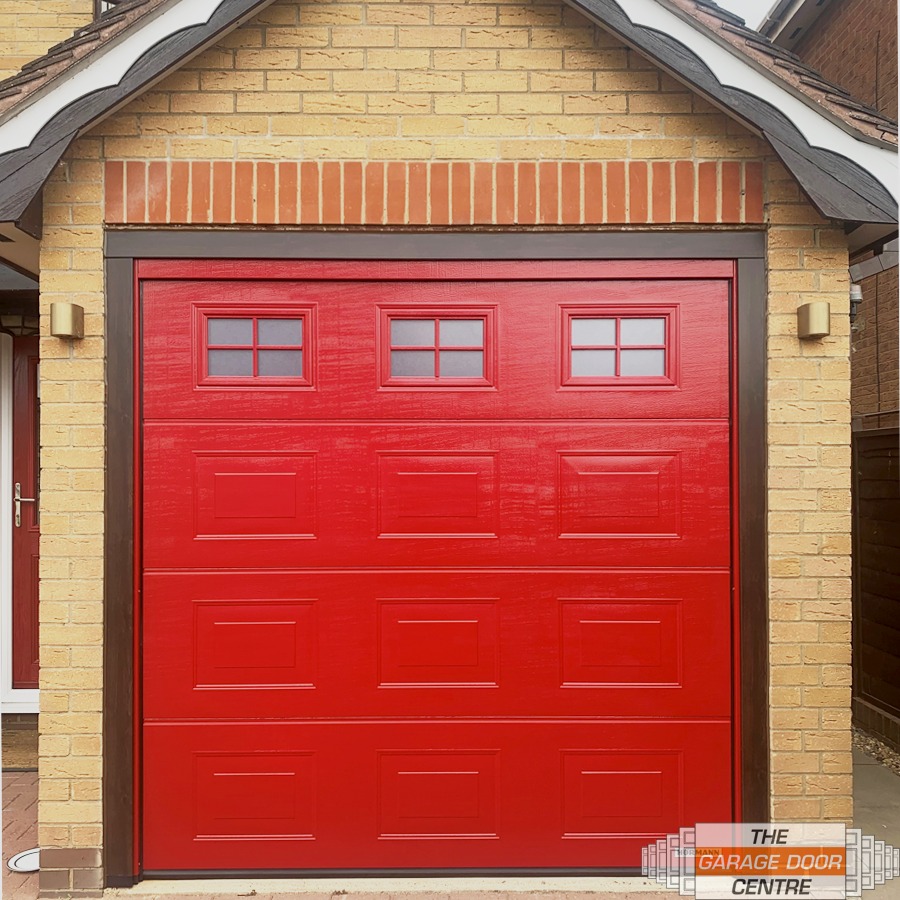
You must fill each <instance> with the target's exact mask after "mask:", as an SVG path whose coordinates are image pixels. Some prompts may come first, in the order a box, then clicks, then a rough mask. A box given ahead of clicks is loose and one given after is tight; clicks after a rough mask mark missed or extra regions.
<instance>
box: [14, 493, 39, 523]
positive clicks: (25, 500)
mask: <svg viewBox="0 0 900 900" xmlns="http://www.w3.org/2000/svg"><path fill="white" fill-rule="evenodd" d="M13 502H14V503H15V504H16V528H21V527H22V504H23V503H37V500H36V498H34V497H23V496H22V485H21V484H20V483H19V482H18V481H17V482H16V493H15V496H14V497H13Z"/></svg>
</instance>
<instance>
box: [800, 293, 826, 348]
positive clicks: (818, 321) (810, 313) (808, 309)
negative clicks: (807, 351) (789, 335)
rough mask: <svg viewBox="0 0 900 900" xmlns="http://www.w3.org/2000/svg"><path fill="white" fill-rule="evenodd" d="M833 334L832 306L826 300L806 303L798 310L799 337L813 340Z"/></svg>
mask: <svg viewBox="0 0 900 900" xmlns="http://www.w3.org/2000/svg"><path fill="white" fill-rule="evenodd" d="M829 334H831V304H830V303H828V302H827V301H825V300H817V301H816V302H815V303H805V304H804V305H803V306H801V307H799V308H798V310H797V337H799V338H800V339H801V340H804V341H806V340H813V339H815V338H823V337H827V336H828V335H829Z"/></svg>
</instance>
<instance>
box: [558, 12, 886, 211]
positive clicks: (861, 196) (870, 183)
mask: <svg viewBox="0 0 900 900" xmlns="http://www.w3.org/2000/svg"><path fill="white" fill-rule="evenodd" d="M566 2H568V3H569V5H571V6H573V7H575V8H576V9H579V10H581V11H582V12H583V13H585V14H586V15H587V16H588V18H590V19H591V20H592V21H594V22H595V23H596V24H598V25H599V26H600V27H603V28H605V29H606V30H608V31H612V32H613V33H615V34H616V35H617V36H618V37H619V38H620V39H621V40H622V41H624V42H625V43H626V44H628V45H629V46H631V47H633V48H634V49H635V50H637V51H638V52H640V53H641V54H642V55H644V56H645V57H647V58H648V59H650V60H651V61H653V62H654V63H655V64H656V65H659V66H660V67H661V68H662V69H663V70H664V71H667V72H669V73H670V74H671V75H672V76H673V77H675V78H676V79H678V80H680V81H682V82H683V83H684V84H686V85H687V86H688V87H689V88H691V89H692V90H694V91H696V92H698V93H699V94H700V95H701V96H703V97H705V98H706V99H707V100H709V101H710V102H711V103H713V104H714V105H716V106H718V107H719V108H721V109H723V110H724V111H726V112H728V114H729V115H731V116H732V117H734V118H735V119H737V120H738V121H740V122H742V123H744V124H745V125H747V127H749V128H750V130H751V131H753V132H754V133H756V134H760V135H762V136H763V137H764V138H765V139H766V140H768V141H769V142H770V143H771V144H772V146H773V147H774V148H775V149H776V151H777V152H778V153H779V156H781V157H782V159H783V160H784V161H785V162H786V165H788V168H789V169H790V170H791V171H792V173H793V174H794V176H795V177H796V178H797V180H798V182H799V183H800V184H801V186H802V187H803V188H804V190H805V191H806V192H807V195H808V196H809V197H810V198H811V199H812V200H813V202H814V203H815V205H816V207H817V208H818V209H819V211H820V213H821V214H822V215H823V216H825V217H827V218H831V219H838V220H845V221H856V222H873V223H885V222H896V219H897V187H898V186H897V153H896V145H895V143H893V141H892V140H891V138H892V136H890V135H887V134H885V133H884V131H882V130H879V128H878V127H871V128H869V131H870V132H871V133H870V135H869V138H870V139H869V140H864V139H863V133H864V132H863V129H862V127H861V128H860V129H858V130H857V129H853V128H852V127H851V128H848V127H847V126H846V124H845V125H844V126H843V127H842V126H839V125H838V123H836V122H835V121H833V118H832V117H831V116H826V115H825V114H824V110H823V109H822V107H821V106H820V105H819V104H817V103H814V102H811V99H810V98H809V97H804V96H798V93H797V91H796V90H793V91H792V90H789V89H788V87H789V85H788V84H786V83H785V79H784V78H783V77H779V76H778V74H777V73H775V72H773V70H772V67H771V66H769V67H765V66H760V65H758V64H753V65H751V62H750V59H748V54H746V53H741V52H739V50H738V49H737V48H735V47H734V46H733V45H730V43H729V42H728V41H726V40H725V39H724V38H723V37H722V35H720V34H717V31H718V28H719V27H720V26H721V24H722V22H727V23H728V24H731V25H734V27H738V26H736V25H735V19H736V17H734V16H731V15H730V14H722V15H720V14H719V13H721V10H719V7H717V6H716V5H715V4H713V3H711V2H708V0H566ZM676 8H677V9H676ZM713 10H715V11H717V12H716V13H715V22H716V23H718V24H710V23H709V22H706V21H703V20H704V18H705V17H706V16H707V15H711V14H712V11H713ZM689 12H690V13H691V14H688V13H689ZM677 13H681V14H680V15H679V14H677ZM738 21H739V20H738ZM723 41H725V42H724V43H723ZM872 113H873V114H874V115H875V116H878V113H876V112H875V111H872ZM885 121H889V120H885ZM891 124H893V123H891ZM875 135H877V138H878V139H876V140H872V137H874V136H875ZM779 148H780V149H779Z"/></svg>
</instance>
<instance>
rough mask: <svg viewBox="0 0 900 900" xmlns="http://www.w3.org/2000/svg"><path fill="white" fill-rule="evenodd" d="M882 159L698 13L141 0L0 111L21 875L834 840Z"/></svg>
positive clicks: (601, 860) (36, 10)
mask: <svg viewBox="0 0 900 900" xmlns="http://www.w3.org/2000/svg"><path fill="white" fill-rule="evenodd" d="M91 5H92V4H91V3H90V0H85V2H84V3H83V4H82V5H81V6H78V4H75V3H73V4H71V7H72V8H69V9H67V13H66V14H69V13H71V14H72V15H79V14H80V15H82V16H83V17H84V18H85V19H87V18H89V17H90V13H91ZM24 9H25V8H23V9H22V10H19V11H18V18H17V20H16V26H17V28H19V29H21V30H22V34H23V35H24V36H23V37H22V39H21V40H17V41H16V42H15V46H14V47H13V48H12V49H11V50H10V51H9V52H10V53H12V54H20V53H26V52H28V51H26V50H25V49H24V48H26V47H32V48H33V49H34V50H35V51H36V52H39V50H40V49H41V48H37V47H35V45H34V44H33V43H32V38H33V37H34V33H29V32H36V33H37V37H38V39H40V37H41V33H40V29H44V28H47V27H48V25H47V23H48V22H52V20H53V18H54V16H56V15H61V13H60V10H59V9H58V5H57V4H56V3H53V2H51V0H47V2H46V3H43V2H40V0H38V2H35V3H33V4H30V5H29V7H28V9H31V10H33V15H34V16H35V19H34V20H33V22H34V25H35V26H36V25H37V22H38V21H39V22H40V23H41V24H40V26H39V28H33V27H31V26H30V25H29V20H28V18H27V15H26V12H25V11H24ZM59 21H60V24H62V21H61V19H60V20H59ZM67 24H68V23H67ZM46 37H47V41H45V44H46V43H48V42H50V41H52V40H53V39H54V36H53V35H52V34H49V33H48V34H47V35H46ZM10 68H12V66H10ZM895 135H896V126H895V124H894V123H893V121H892V120H890V119H888V118H886V117H884V116H882V115H879V114H878V113H876V112H875V111H874V110H871V109H869V108H867V107H865V106H863V105H861V104H860V103H858V102H856V101H855V100H853V98H851V97H850V96H848V95H845V94H842V93H840V92H839V91H838V89H836V88H835V87H834V86H833V85H830V84H829V83H828V82H825V81H823V80H822V79H821V78H820V77H819V76H817V75H816V74H815V73H814V72H812V71H811V70H810V69H808V68H807V67H805V66H804V65H803V64H802V63H800V61H799V60H798V59H796V58H795V57H792V56H791V55H790V54H787V53H785V52H784V51H781V50H779V49H778V48H777V47H774V46H773V45H771V44H769V43H768V42H767V41H765V40H764V39H763V38H761V37H760V36H759V35H757V34H756V33H755V32H752V31H749V30H747V29H745V28H743V27H742V25H741V23H740V20H738V19H736V18H735V17H733V16H731V15H730V14H728V13H725V12H724V11H722V10H719V9H718V8H717V7H715V6H714V5H712V4H709V3H707V2H705V0H641V2H633V0H618V2H612V0H577V2H576V0H572V2H571V3H561V2H546V3H544V2H521V0H515V2H502V3H498V2H496V0H478V2H472V3H462V4H456V3H443V2H434V3H431V2H418V0H404V2H402V3H376V2H365V3H362V2H321V3H319V2H304V3H300V2H298V0H276V2H265V0H202V2H201V0H124V2H122V3H119V4H116V6H115V8H114V9H112V10H110V11H109V12H107V13H105V14H104V15H103V16H102V17H101V18H100V19H98V20H97V21H96V22H94V23H93V24H91V25H89V26H87V27H86V28H84V29H82V30H80V31H79V32H77V33H76V35H75V37H74V38H73V39H72V40H70V41H67V42H65V43H63V44H62V45H60V46H58V47H55V48H52V49H49V51H48V52H47V54H46V55H45V56H43V57H41V58H40V59H38V60H37V61H36V62H34V63H33V64H31V65H30V66H27V67H26V68H25V69H24V70H23V72H22V74H21V75H19V76H17V77H15V78H13V79H11V80H9V81H6V82H4V83H2V84H0V222H3V223H6V224H3V225H2V226H0V229H2V232H3V234H4V235H6V236H7V237H8V238H9V240H8V241H7V242H6V243H3V244H0V254H2V255H3V256H4V257H5V258H7V259H9V260H11V261H12V262H14V263H15V264H16V265H17V266H18V267H19V268H21V269H25V270H27V271H30V272H31V273H33V274H35V275H39V277H40V321H41V335H40V369H39V383H40V441H39V447H40V463H39V473H40V501H41V513H40V521H39V522H38V521H37V520H36V519H34V517H33V516H34V513H33V511H32V507H30V506H27V505H26V506H24V507H23V508H22V512H21V515H22V516H23V518H22V523H21V525H20V526H19V528H20V531H19V532H16V531H15V529H14V527H13V525H12V523H5V524H4V529H5V530H4V531H3V546H4V547H9V546H11V545H13V544H15V542H16V541H18V542H19V544H21V543H22V541H23V540H24V534H25V531H28V532H29V533H30V534H31V535H32V536H33V537H34V536H36V533H37V530H38V526H39V529H40V562H39V566H40V569H39V571H40V716H41V743H40V779H41V800H40V808H39V818H40V841H41V847H42V872H41V884H42V892H43V893H44V894H45V895H46V896H61V895H66V894H69V893H78V892H81V893H90V892H95V893H96V892H97V891H98V890H99V889H100V888H101V886H102V885H104V884H106V885H119V886H122V885H130V884H132V883H133V882H134V881H135V880H137V879H140V878H144V877H160V876H165V875H166V874H171V873H173V872H179V873H185V872H189V873H194V874H199V873H204V872H206V873H214V872H220V873H221V872H233V871H235V870H251V869H252V870H265V871H275V872H282V873H283V872H303V871H309V870H315V871H317V872H326V871H342V872H346V871H348V870H350V871H354V870H355V871H363V870H366V871H372V870H379V871H380V870H384V869H393V870H396V869H404V870H406V869H416V870H421V871H423V872H425V873H435V872H438V871H447V870H454V869H460V868H465V869H469V870H477V871H486V872H497V871H506V872H509V871H517V872H526V873H527V872H535V871H545V872H546V871H551V870H552V871H569V870H579V871H584V870H591V871H595V870H596V871H602V870H613V869H615V870H623V869H624V870H627V871H634V870H635V869H636V868H637V867H638V866H639V864H640V847H641V844H642V843H643V842H644V841H646V840H647V836H648V835H663V834H665V833H666V832H667V831H671V830H673V829H677V828H678V827H679V826H681V825H689V824H691V823H693V822H696V821H699V820H706V821H716V820H726V821H727V820H731V819H737V820H744V821H765V820H767V819H768V818H769V817H774V818H775V819H780V820H804V819H809V820H849V819H850V818H851V816H852V794H851V789H852V785H851V755H850V707H851V698H850V674H851V670H850V647H851V644H850V639H851V635H850V628H851V615H850V560H851V556H850V369H849V358H850V323H849V316H848V313H849V288H850V281H849V273H848V266H849V252H850V251H851V250H853V249H855V248H856V247H858V246H859V241H860V239H862V238H864V239H866V240H872V239H873V238H872V237H871V235H872V234H873V233H874V234H876V235H877V234H890V233H891V232H892V231H894V230H895V229H896V198H895V196H894V193H893V191H894V189H895V188H894V181H895V176H896V136H895ZM850 182H852V183H854V185H855V187H854V188H853V189H850V188H848V187H847V185H848V183H850ZM29 266H30V268H29ZM4 302H5V301H4ZM808 303H814V304H823V303H824V304H829V305H830V311H831V323H830V328H828V327H824V326H814V327H811V328H810V332H811V333H810V334H808V335H806V337H805V339H803V340H801V339H800V338H799V336H798V308H799V307H802V306H804V305H805V304H808ZM54 304H56V306H55V307H54ZM73 305H74V307H80V308H82V309H83V310H84V323H83V337H79V336H78V335H79V331H80V330H79V327H78V310H77V309H75V308H73ZM817 312H818V313H821V312H822V310H821V308H818V309H817ZM814 320H815V317H814ZM825 332H828V333H825ZM24 339H27V338H23V337H19V338H12V337H9V338H7V337H4V339H3V342H2V349H3V353H4V367H5V368H4V369H3V378H4V381H3V384H4V385H6V387H5V388H4V390H6V391H7V392H8V394H5V395H4V402H5V403H6V405H7V408H8V404H9V399H7V396H8V395H10V396H11V395H12V394H13V393H15V387H16V384H15V382H16V378H15V375H16V373H17V372H18V373H20V378H19V383H20V384H30V383H31V382H28V381H27V379H26V380H25V381H23V380H22V377H24V376H23V373H32V376H33V377H34V378H37V377H38V375H37V372H38V370H37V368H36V358H34V354H33V353H32V354H31V357H29V355H28V353H26V352H25V351H24V350H23V351H22V354H20V356H21V359H22V360H28V359H31V361H30V362H28V361H23V362H21V363H20V364H17V365H14V364H13V363H14V359H19V358H20V356H17V355H16V347H17V346H22V345H21V343H17V340H18V341H19V342H21V340H24ZM20 393H21V395H22V396H23V397H25V398H26V400H27V397H28V396H29V393H28V389H26V388H25V387H22V388H21V391H20ZM16 396H18V394H17V395H16ZM23 409H24V410H25V412H24V413H23V414H22V415H23V416H25V418H24V419H23V421H22V424H21V425H20V426H18V427H17V426H16V423H15V422H13V421H10V422H8V423H7V426H6V427H7V429H11V431H12V438H13V439H15V435H16V434H22V435H24V434H28V433H29V432H28V428H29V427H33V424H34V420H35V417H36V412H37V410H36V407H35V404H34V403H32V404H31V405H30V406H29V405H28V404H27V403H26V404H25V406H24V407H23ZM28 410H30V413H29V412H28ZM13 412H14V416H13V417H12V418H15V409H14V410H13ZM28 415H30V416H31V418H28ZM7 418H10V417H7ZM4 440H5V441H6V443H4V444H3V448H4V454H5V456H4V462H3V466H4V467H5V468H4V472H7V473H8V474H9V475H10V477H8V478H7V479H6V481H8V482H9V483H10V484H11V483H13V482H14V480H15V477H18V476H15V477H13V472H14V471H15V467H16V465H18V463H17V460H19V459H21V460H25V461H26V462H28V461H29V460H30V461H31V462H30V463H29V465H33V463H34V460H35V459H36V451H37V447H36V446H35V445H34V441H32V442H31V444H29V443H28V442H25V443H24V444H23V445H22V450H21V452H18V451H16V452H14V448H13V443H14V440H9V439H7V438H4ZM29 472H30V473H31V475H32V476H33V478H32V480H31V481H30V482H29V480H28V478H26V477H25V476H22V478H20V479H19V484H20V486H21V488H22V490H23V491H25V490H28V489H30V487H31V486H32V485H34V486H35V487H36V478H37V474H36V471H35V472H31V470H29ZM3 491H5V492H6V491H8V487H7V485H6V484H4V485H3ZM30 496H31V495H27V496H26V494H25V493H23V494H22V497H23V499H29V498H30ZM35 496H36V495H35ZM7 501H9V502H8V503H7ZM3 504H4V506H6V508H11V507H13V506H14V505H15V504H14V497H13V496H12V494H11V493H4V494H3ZM22 529H24V531H23V530H22ZM19 544H15V545H16V546H18V545H19ZM24 552H25V551H23V553H24ZM28 558H29V559H31V560H34V559H36V558H37V557H36V556H35V554H34V553H32V555H31V556H29V557H28ZM4 590H5V591H6V594H5V595H4V596H5V599H4V602H7V603H9V602H11V601H10V597H11V595H12V588H11V586H10V585H9V584H6V585H5V586H4ZM23 639H24V638H23ZM523 784H526V785H528V790H525V791H523V790H522V785H523Z"/></svg>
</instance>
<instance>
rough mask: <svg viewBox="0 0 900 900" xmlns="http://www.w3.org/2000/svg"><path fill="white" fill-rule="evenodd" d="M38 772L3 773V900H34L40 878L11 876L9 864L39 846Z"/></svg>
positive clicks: (13, 873) (16, 874) (33, 875)
mask: <svg viewBox="0 0 900 900" xmlns="http://www.w3.org/2000/svg"><path fill="white" fill-rule="evenodd" d="M37 799H38V777H37V772H4V773H3V854H2V855H3V863H2V865H3V880H2V892H3V894H2V895H3V900H34V898H35V897H37V895H38V876H37V873H36V872H35V873H34V874H31V875H20V874H18V873H16V872H10V870H9V869H8V868H7V867H6V861H7V860H8V859H9V858H10V857H12V856H15V855H16V854H17V853H21V852H22V851H23V850H30V849H31V848H32V847H36V846H37Z"/></svg>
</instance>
